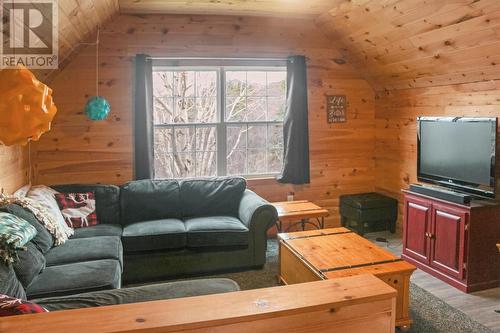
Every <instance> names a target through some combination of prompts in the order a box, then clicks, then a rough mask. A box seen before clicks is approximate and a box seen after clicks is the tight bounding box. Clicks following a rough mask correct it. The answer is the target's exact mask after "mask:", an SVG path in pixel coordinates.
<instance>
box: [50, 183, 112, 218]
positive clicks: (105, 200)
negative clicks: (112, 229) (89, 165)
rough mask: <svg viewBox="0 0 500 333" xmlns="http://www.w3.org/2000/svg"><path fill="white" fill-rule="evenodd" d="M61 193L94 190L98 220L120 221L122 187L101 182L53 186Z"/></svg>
mask: <svg viewBox="0 0 500 333" xmlns="http://www.w3.org/2000/svg"><path fill="white" fill-rule="evenodd" d="M53 189H55V190H56V191H58V192H61V193H85V192H93V193H94V196H95V203H96V213H97V220H98V221H99V223H106V224H119V223H120V188H119V187H118V186H115V185H101V184H91V185H86V184H70V185H58V186H53Z"/></svg>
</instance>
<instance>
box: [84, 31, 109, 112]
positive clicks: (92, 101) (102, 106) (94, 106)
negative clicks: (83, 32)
mask: <svg viewBox="0 0 500 333" xmlns="http://www.w3.org/2000/svg"><path fill="white" fill-rule="evenodd" d="M95 50H96V51H95V65H96V66H95V76H96V82H95V90H96V95H95V96H93V97H90V98H89V99H88V101H87V104H86V105H85V114H86V115H87V117H88V118H89V119H91V120H104V119H106V118H107V117H108V114H109V112H110V111H111V107H110V105H109V102H108V101H107V100H106V99H105V98H104V97H102V96H99V28H97V39H96V43H95Z"/></svg>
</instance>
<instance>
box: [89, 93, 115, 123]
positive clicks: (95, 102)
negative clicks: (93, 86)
mask: <svg viewBox="0 0 500 333" xmlns="http://www.w3.org/2000/svg"><path fill="white" fill-rule="evenodd" d="M109 111H111V107H110V106H109V102H108V101H107V100H106V99H105V98H104V97H101V96H94V97H91V98H89V100H88V101H87V104H86V105H85V114H86V115H87V117H89V118H90V119H92V120H104V119H106V118H107V117H108V114H109Z"/></svg>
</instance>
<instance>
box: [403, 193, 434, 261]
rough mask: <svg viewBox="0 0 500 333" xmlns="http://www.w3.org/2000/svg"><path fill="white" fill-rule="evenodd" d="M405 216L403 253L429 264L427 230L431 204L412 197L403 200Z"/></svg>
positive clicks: (429, 228)
mask: <svg viewBox="0 0 500 333" xmlns="http://www.w3.org/2000/svg"><path fill="white" fill-rule="evenodd" d="M405 211H406V214H405V216H408V218H407V221H408V223H406V228H404V235H403V243H404V244H405V246H404V248H403V253H404V254H405V255H407V256H409V257H411V258H413V259H415V260H418V261H420V262H423V263H426V264H430V260H431V258H430V244H429V243H430V242H429V238H428V235H429V232H430V230H431V205H430V204H429V203H427V202H425V201H423V200H420V199H417V198H414V199H413V200H411V201H409V200H405Z"/></svg>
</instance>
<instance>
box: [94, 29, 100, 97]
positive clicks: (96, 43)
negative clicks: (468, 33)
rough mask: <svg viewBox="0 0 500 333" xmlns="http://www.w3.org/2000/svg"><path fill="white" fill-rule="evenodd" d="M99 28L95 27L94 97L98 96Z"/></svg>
mask: <svg viewBox="0 0 500 333" xmlns="http://www.w3.org/2000/svg"><path fill="white" fill-rule="evenodd" d="M100 30H101V29H100V27H97V36H96V41H95V92H96V93H95V95H96V96H99V35H100Z"/></svg>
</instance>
